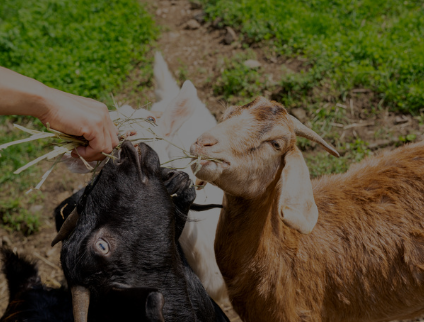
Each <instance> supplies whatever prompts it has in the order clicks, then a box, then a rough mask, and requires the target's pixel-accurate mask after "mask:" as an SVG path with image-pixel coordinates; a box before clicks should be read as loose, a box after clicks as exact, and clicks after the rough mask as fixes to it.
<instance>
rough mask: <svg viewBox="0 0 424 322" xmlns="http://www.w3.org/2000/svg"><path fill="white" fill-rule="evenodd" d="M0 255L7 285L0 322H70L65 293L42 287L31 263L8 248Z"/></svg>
mask: <svg viewBox="0 0 424 322" xmlns="http://www.w3.org/2000/svg"><path fill="white" fill-rule="evenodd" d="M0 253H1V254H2V257H3V262H4V264H3V273H4V274H5V275H6V279H7V283H8V286H9V305H8V306H7V309H6V312H5V313H4V315H3V317H2V318H0V321H1V322H6V321H7V322H17V321H31V322H38V321H40V322H41V321H52V322H53V321H61V322H73V321H74V319H73V316H72V299H71V294H70V292H69V291H68V290H66V289H65V288H63V287H62V288H60V289H54V288H49V287H46V286H44V285H42V284H41V280H40V277H39V275H38V270H37V266H36V265H35V263H34V262H32V261H30V260H28V259H26V258H24V257H22V256H19V255H17V254H15V253H13V252H12V251H11V250H10V249H9V248H5V247H3V248H0Z"/></svg>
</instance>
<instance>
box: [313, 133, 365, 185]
mask: <svg viewBox="0 0 424 322" xmlns="http://www.w3.org/2000/svg"><path fill="white" fill-rule="evenodd" d="M339 150H340V151H341V152H342V156H341V157H340V158H334V157H333V156H331V155H329V154H328V153H327V152H318V153H317V154H313V155H310V154H309V155H306V158H305V161H306V163H307V165H308V168H309V171H310V174H311V177H319V176H321V175H323V174H327V173H343V172H346V171H347V169H349V166H350V165H351V164H352V163H356V162H359V161H361V160H362V159H364V158H365V157H366V156H369V155H371V151H370V150H369V149H368V147H367V143H366V142H364V141H362V140H361V139H356V140H355V141H354V142H352V143H346V144H344V145H342V146H341V147H339Z"/></svg>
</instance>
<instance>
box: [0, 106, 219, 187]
mask: <svg viewBox="0 0 424 322" xmlns="http://www.w3.org/2000/svg"><path fill="white" fill-rule="evenodd" d="M133 111H134V110H133ZM110 116H111V119H112V121H113V122H114V124H115V125H116V127H117V128H118V130H119V140H120V142H119V144H118V146H117V147H116V148H115V149H120V146H121V145H122V142H124V141H131V143H132V144H134V145H137V144H138V143H140V142H154V141H158V140H165V141H167V140H166V139H165V138H163V137H160V136H159V135H157V134H156V133H155V131H154V127H155V126H157V125H156V123H155V122H154V120H151V119H146V118H143V117H135V116H134V112H133V113H132V114H131V115H128V113H125V112H124V111H122V112H121V111H120V108H117V109H116V111H113V112H110ZM14 127H15V128H17V129H19V130H22V131H24V132H27V133H29V134H31V136H30V137H28V138H26V139H22V140H17V141H12V142H9V143H6V144H3V145H0V151H1V150H3V149H6V148H8V147H9V146H12V145H16V144H21V143H26V142H30V141H34V140H49V141H50V143H51V144H52V145H53V150H52V151H50V152H48V153H46V154H44V155H42V156H40V157H38V158H36V159H35V160H33V161H31V162H29V163H27V164H26V165H24V166H23V167H21V168H19V169H17V170H16V171H15V172H14V173H15V174H18V173H21V172H22V171H24V170H26V169H28V168H29V167H31V166H33V165H35V164H37V163H38V162H40V161H43V160H53V165H52V166H51V167H50V169H49V170H48V171H47V172H46V173H45V174H44V175H43V176H42V178H41V181H40V182H39V183H38V184H37V185H36V186H35V187H34V189H40V187H41V185H42V184H43V183H44V181H45V180H46V179H47V177H48V176H49V174H50V173H51V172H52V171H53V169H54V168H55V166H56V165H57V164H58V163H59V162H61V160H62V159H70V158H71V156H70V154H71V152H72V150H74V149H76V148H77V147H80V146H87V145H88V141H87V140H86V139H85V138H84V137H79V136H74V135H69V134H66V133H62V132H59V131H56V130H53V129H51V128H50V126H49V124H47V132H43V131H37V130H32V129H28V128H26V127H23V126H20V125H18V124H14ZM128 132H133V133H136V134H135V135H131V136H128ZM167 142H168V141H167ZM169 143H170V144H173V143H171V142H169ZM173 145H174V146H176V145H175V144H173ZM176 147H177V148H179V149H180V150H181V152H182V156H181V157H178V159H190V162H189V163H188V164H187V166H186V167H189V166H191V165H192V164H193V163H197V167H196V171H195V172H197V171H198V170H200V168H201V165H200V160H202V159H204V160H211V159H210V158H206V157H205V158H203V157H196V159H194V160H191V159H193V156H192V155H190V153H189V152H187V151H186V150H184V149H183V148H180V147H178V146H176ZM104 155H105V156H106V159H105V160H103V161H101V162H94V163H93V162H90V163H89V162H87V161H86V160H84V158H82V157H81V156H80V159H81V161H82V162H83V164H84V165H85V167H86V169H87V171H85V172H86V173H87V172H92V173H93V175H94V174H95V173H96V170H97V169H99V167H101V166H102V165H104V164H106V163H107V162H109V160H110V159H113V158H114V156H113V153H111V154H105V153H104ZM0 156H1V155H0ZM76 160H77V159H76ZM171 161H173V160H170V161H168V162H165V163H163V164H162V165H163V166H166V164H168V163H170V162H171ZM214 161H218V162H219V160H214ZM29 191H32V189H31V190H29ZM29 191H28V192H29Z"/></svg>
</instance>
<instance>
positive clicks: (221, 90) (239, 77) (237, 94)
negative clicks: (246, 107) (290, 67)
mask: <svg viewBox="0 0 424 322" xmlns="http://www.w3.org/2000/svg"><path fill="white" fill-rule="evenodd" d="M248 59H253V60H256V59H257V57H256V54H255V52H253V51H251V50H246V51H245V52H240V53H237V54H235V55H233V56H232V57H231V58H227V57H222V58H221V59H219V60H218V66H217V69H221V70H222V73H221V75H220V76H219V77H218V79H217V80H216V81H215V82H214V83H213V90H214V94H215V95H221V96H222V97H223V98H225V99H226V100H227V101H228V102H229V103H236V102H237V103H238V104H243V103H247V102H249V101H251V100H252V97H255V96H259V95H263V91H264V90H265V89H266V88H267V87H268V85H269V84H268V83H269V82H268V80H267V75H265V74H264V73H263V70H262V68H261V67H259V68H249V67H247V66H245V65H244V64H243V63H244V62H245V61H246V60H248Z"/></svg>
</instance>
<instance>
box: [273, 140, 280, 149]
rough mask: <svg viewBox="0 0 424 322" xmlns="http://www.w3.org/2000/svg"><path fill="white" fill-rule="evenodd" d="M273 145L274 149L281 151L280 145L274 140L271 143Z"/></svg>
mask: <svg viewBox="0 0 424 322" xmlns="http://www.w3.org/2000/svg"><path fill="white" fill-rule="evenodd" d="M271 144H272V146H273V147H274V149H276V150H280V149H281V146H280V143H278V142H277V141H275V140H272V141H271Z"/></svg>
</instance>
